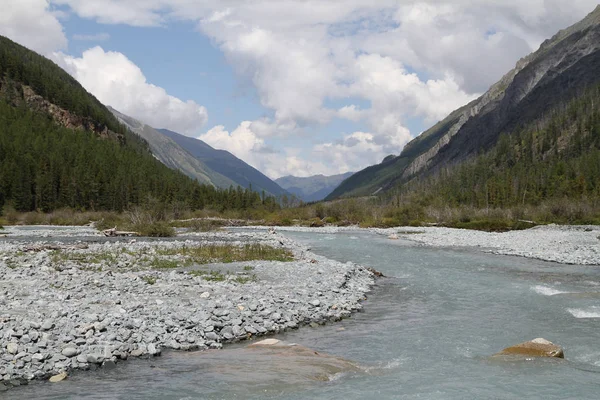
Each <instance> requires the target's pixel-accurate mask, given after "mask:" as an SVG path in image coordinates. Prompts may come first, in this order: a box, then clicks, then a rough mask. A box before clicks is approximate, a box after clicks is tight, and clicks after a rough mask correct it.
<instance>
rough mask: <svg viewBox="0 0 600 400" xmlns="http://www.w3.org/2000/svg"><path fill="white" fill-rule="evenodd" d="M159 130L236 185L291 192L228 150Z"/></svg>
mask: <svg viewBox="0 0 600 400" xmlns="http://www.w3.org/2000/svg"><path fill="white" fill-rule="evenodd" d="M157 131H158V132H160V133H161V134H163V135H164V136H165V137H167V138H169V139H170V140H172V141H173V142H174V143H176V144H178V145H179V146H181V147H182V148H183V149H185V150H186V151H187V152H188V153H189V154H191V155H192V156H193V157H195V158H196V159H198V160H201V161H202V163H203V164H204V165H206V166H207V167H208V168H210V169H211V170H212V171H214V172H216V173H218V174H220V175H221V176H224V177H226V178H228V179H230V180H231V181H233V182H235V184H236V185H240V186H241V187H243V188H250V187H252V190H254V191H257V192H259V193H260V192H262V191H263V190H264V191H265V193H267V194H271V195H273V196H281V195H284V194H289V193H287V192H286V191H285V190H284V189H282V188H281V187H280V186H279V185H278V184H277V183H275V182H273V181H272V180H271V179H269V178H268V177H267V176H266V175H264V174H263V173H262V172H260V171H259V170H257V169H256V168H254V167H251V166H250V165H248V164H246V163H245V162H244V161H242V160H240V159H239V158H237V157H236V156H234V155H233V154H231V153H230V152H228V151H225V150H217V149H214V148H213V147H211V146H209V145H208V144H206V143H204V142H203V141H201V140H198V139H194V138H191V137H188V136H184V135H181V134H179V133H176V132H173V131H170V130H168V129H157Z"/></svg>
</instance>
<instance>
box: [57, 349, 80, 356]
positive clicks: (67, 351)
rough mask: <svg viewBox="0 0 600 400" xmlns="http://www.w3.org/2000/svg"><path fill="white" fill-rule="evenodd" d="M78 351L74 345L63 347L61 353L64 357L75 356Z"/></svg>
mask: <svg viewBox="0 0 600 400" xmlns="http://www.w3.org/2000/svg"><path fill="white" fill-rule="evenodd" d="M77 353H79V352H78V351H77V349H76V348H74V347H66V348H64V349H63V351H62V352H61V354H62V355H63V356H65V357H75V356H76V355H77Z"/></svg>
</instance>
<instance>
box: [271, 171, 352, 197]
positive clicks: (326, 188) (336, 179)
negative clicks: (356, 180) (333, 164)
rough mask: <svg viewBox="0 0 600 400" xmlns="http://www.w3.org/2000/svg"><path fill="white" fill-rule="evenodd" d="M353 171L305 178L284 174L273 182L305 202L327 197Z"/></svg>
mask: <svg viewBox="0 0 600 400" xmlns="http://www.w3.org/2000/svg"><path fill="white" fill-rule="evenodd" d="M352 174H353V172H347V173H345V174H340V175H333V176H324V175H315V176H309V177H307V178H298V177H295V176H291V175H290V176H284V177H282V178H279V179H276V180H275V182H277V183H278V184H279V186H281V187H282V188H284V189H286V190H287V191H288V192H290V193H292V194H294V195H295V196H297V197H298V198H299V199H300V200H302V201H305V202H312V201H320V200H323V199H324V198H325V197H327V196H328V195H329V194H330V193H331V192H333V190H334V189H335V188H337V187H338V186H339V185H340V183H342V182H343V181H344V180H346V179H347V178H349V177H351V176H352Z"/></svg>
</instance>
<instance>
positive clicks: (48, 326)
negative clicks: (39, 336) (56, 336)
mask: <svg viewBox="0 0 600 400" xmlns="http://www.w3.org/2000/svg"><path fill="white" fill-rule="evenodd" d="M52 328H54V322H52V320H50V319H47V320H45V321H44V323H43V324H42V326H41V329H42V330H43V331H49V330H50V329H52Z"/></svg>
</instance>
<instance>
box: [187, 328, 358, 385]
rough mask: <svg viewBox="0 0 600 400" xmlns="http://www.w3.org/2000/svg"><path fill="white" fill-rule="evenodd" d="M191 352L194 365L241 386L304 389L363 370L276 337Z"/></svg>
mask: <svg viewBox="0 0 600 400" xmlns="http://www.w3.org/2000/svg"><path fill="white" fill-rule="evenodd" d="M195 354H196V355H194V353H191V354H190V356H195V357H196V356H197V357H198V359H197V360H196V361H195V365H197V366H198V368H199V369H206V370H208V371H212V372H214V373H218V374H219V376H220V379H223V380H225V381H229V382H231V384H233V385H235V384H239V382H241V381H243V382H249V383H251V384H252V386H253V387H254V388H265V389H266V388H268V389H269V390H272V388H273V387H276V386H277V385H281V384H282V382H285V387H286V388H288V389H289V388H290V387H291V386H296V385H299V386H303V385H306V384H307V383H309V382H314V381H329V380H333V379H336V378H337V376H339V375H340V374H345V373H357V372H360V371H361V370H362V369H361V368H360V367H359V366H358V365H357V364H356V363H353V362H352V361H349V360H346V359H344V358H341V357H338V356H335V355H332V354H327V353H321V352H319V351H315V350H314V349H310V348H308V347H305V346H302V345H299V344H295V343H287V342H284V341H281V340H277V339H274V338H269V339H264V340H261V341H258V342H254V343H251V344H249V345H248V346H246V347H228V348H225V349H224V350H214V351H210V350H209V351H203V352H200V353H195Z"/></svg>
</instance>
